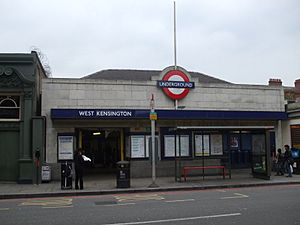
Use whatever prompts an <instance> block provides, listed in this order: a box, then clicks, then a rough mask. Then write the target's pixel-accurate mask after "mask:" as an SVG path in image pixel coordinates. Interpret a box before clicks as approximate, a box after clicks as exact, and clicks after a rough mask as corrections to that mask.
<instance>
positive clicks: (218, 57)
mask: <svg viewBox="0 0 300 225" xmlns="http://www.w3.org/2000/svg"><path fill="white" fill-rule="evenodd" d="M0 10H1V14H0V28H1V35H0V52H5V53H6V52H13V53H15V52H21V53H23V52H25V53H26V52H27V53H28V52H30V51H31V49H32V46H36V47H38V48H39V49H40V50H41V51H42V52H43V53H44V54H45V55H46V56H47V58H48V61H49V64H50V66H51V68H52V76H53V77H82V76H84V75H88V74H91V73H93V72H97V71H100V70H103V69H147V70H162V69H164V68H165V67H167V66H169V65H174V54H173V1H172V0H49V1H47V0H43V1H41V0H23V1H21V0H19V1H17V0H1V1H0ZM176 12H177V53H178V56H177V62H178V65H180V66H182V67H184V68H185V69H187V70H188V71H196V72H201V73H205V74H208V75H211V76H214V77H217V78H220V79H223V80H226V81H229V82H233V83H244V84H268V80H269V78H280V79H282V81H283V84H284V85H285V86H294V81H295V80H296V79H300V1H299V0H218V1H217V0H177V1H176Z"/></svg>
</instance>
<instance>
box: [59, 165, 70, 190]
mask: <svg viewBox="0 0 300 225" xmlns="http://www.w3.org/2000/svg"><path fill="white" fill-rule="evenodd" d="M61 189H72V163H71V162H63V163H61Z"/></svg>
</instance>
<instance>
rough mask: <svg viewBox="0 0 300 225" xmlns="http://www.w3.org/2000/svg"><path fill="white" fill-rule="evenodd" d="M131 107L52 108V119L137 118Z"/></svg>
mask: <svg viewBox="0 0 300 225" xmlns="http://www.w3.org/2000/svg"><path fill="white" fill-rule="evenodd" d="M135 117H136V113H135V110H130V109H51V118H52V119H125V118H128V119H130V118H135Z"/></svg>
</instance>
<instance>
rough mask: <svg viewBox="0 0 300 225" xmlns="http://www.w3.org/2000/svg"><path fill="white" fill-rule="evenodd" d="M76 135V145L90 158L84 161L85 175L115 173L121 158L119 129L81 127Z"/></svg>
mask: <svg viewBox="0 0 300 225" xmlns="http://www.w3.org/2000/svg"><path fill="white" fill-rule="evenodd" d="M77 136H78V138H77V140H78V145H77V146H78V147H81V148H82V149H83V150H84V155H86V156H87V157H89V158H90V159H91V162H86V163H85V176H100V175H101V176H104V175H111V174H115V170H116V163H117V162H118V161H120V160H121V151H120V149H121V129H110V128H81V129H78V130H77Z"/></svg>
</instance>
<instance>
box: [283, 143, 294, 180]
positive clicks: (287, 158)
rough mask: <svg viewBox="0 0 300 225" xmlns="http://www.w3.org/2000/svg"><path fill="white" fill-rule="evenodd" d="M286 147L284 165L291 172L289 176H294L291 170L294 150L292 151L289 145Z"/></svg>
mask: <svg viewBox="0 0 300 225" xmlns="http://www.w3.org/2000/svg"><path fill="white" fill-rule="evenodd" d="M284 149H285V152H284V165H285V169H286V171H287V172H288V174H289V175H288V176H287V177H292V170H291V166H292V165H293V157H292V151H291V149H290V146H289V145H285V146H284Z"/></svg>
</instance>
